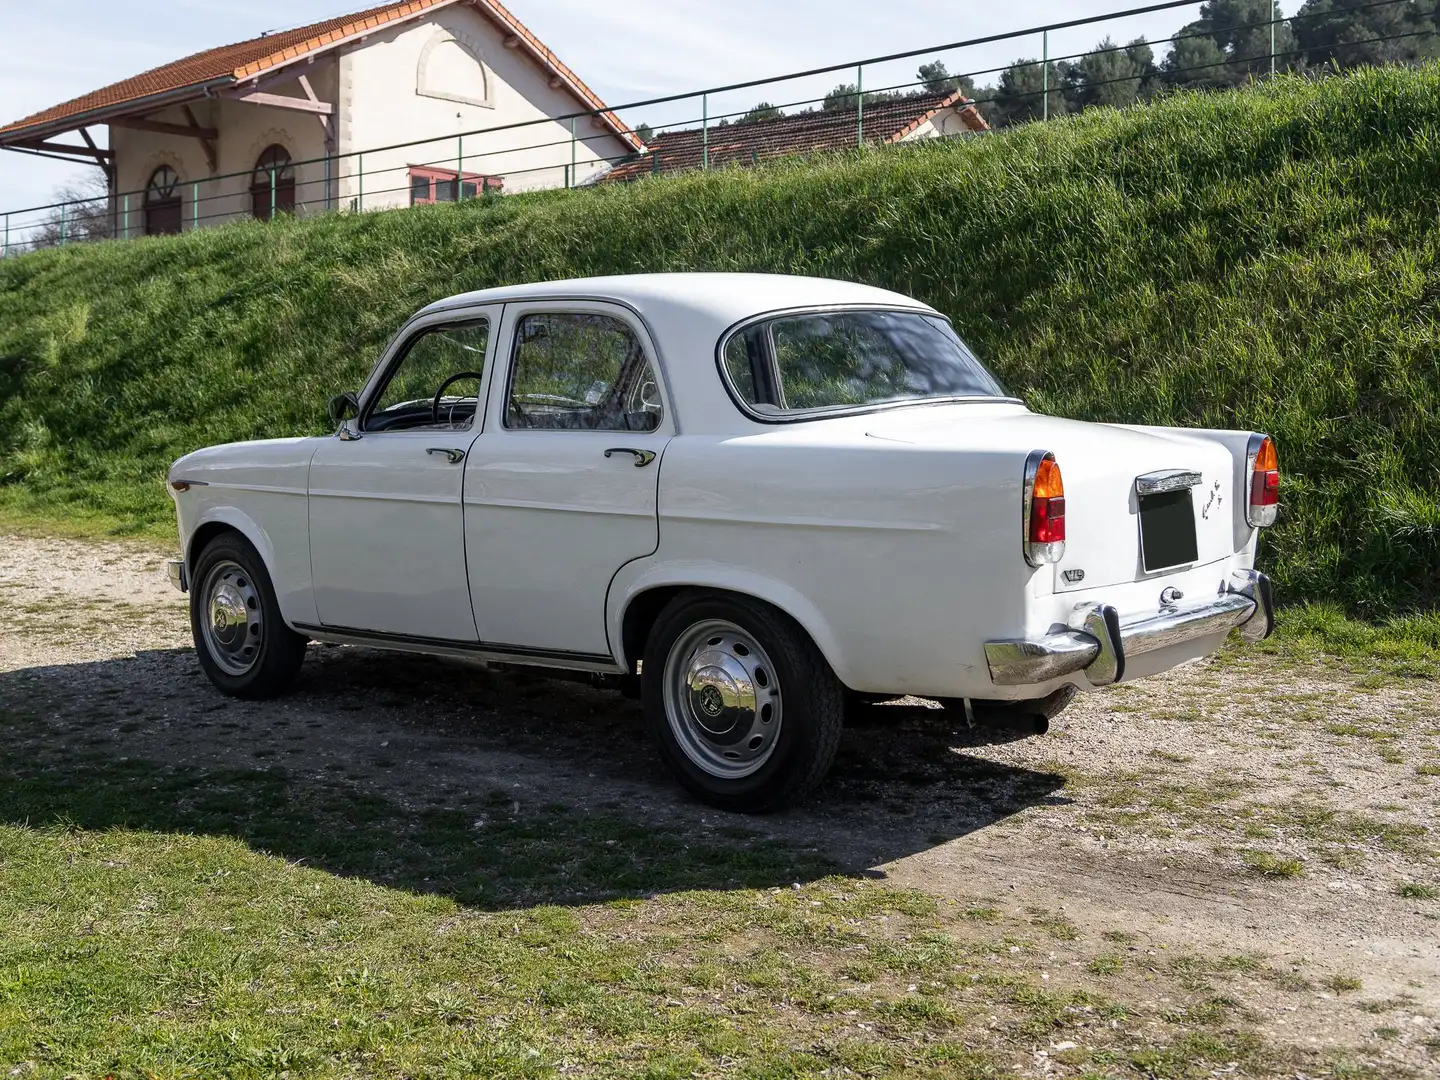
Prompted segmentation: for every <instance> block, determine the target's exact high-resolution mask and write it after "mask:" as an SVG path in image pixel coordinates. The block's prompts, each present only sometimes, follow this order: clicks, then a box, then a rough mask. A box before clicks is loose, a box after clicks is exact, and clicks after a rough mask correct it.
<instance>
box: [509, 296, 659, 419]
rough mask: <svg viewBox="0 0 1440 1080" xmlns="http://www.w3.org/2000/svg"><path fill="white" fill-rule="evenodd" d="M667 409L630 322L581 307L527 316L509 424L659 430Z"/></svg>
mask: <svg viewBox="0 0 1440 1080" xmlns="http://www.w3.org/2000/svg"><path fill="white" fill-rule="evenodd" d="M663 412H664V410H663V408H662V406H661V402H660V388H659V385H658V383H657V381H656V378H655V371H654V368H652V367H651V365H650V361H649V359H648V358H647V357H646V356H645V349H644V347H643V346H642V345H641V344H640V340H639V339H638V338H637V337H636V336H635V333H634V332H633V331H632V330H631V329H630V327H629V326H628V325H626V324H625V323H624V322H621V321H620V320H619V319H616V318H614V317H612V316H610V315H593V314H588V313H580V312H564V313H555V314H535V315H526V316H525V317H524V318H522V319H521V320H520V324H519V326H518V327H517V329H516V334H515V361H514V369H513V371H512V373H511V377H510V393H509V397H508V398H507V400H506V405H505V426H506V427H508V428H539V429H542V430H562V431H566V430H568V431H654V430H655V429H656V428H658V427H659V426H660V420H661V417H662V415H663Z"/></svg>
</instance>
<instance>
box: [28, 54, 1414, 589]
mask: <svg viewBox="0 0 1440 1080" xmlns="http://www.w3.org/2000/svg"><path fill="white" fill-rule="evenodd" d="M1437 176H1440V68H1437V67H1433V66H1432V67H1428V68H1424V69H1422V70H1418V71H1404V70H1379V71H1364V72H1360V73H1358V74H1355V75H1351V76H1347V77H1345V78H1337V79H1331V80H1326V81H1322V82H1314V83H1311V82H1305V81H1303V80H1299V79H1281V80H1278V81H1276V82H1274V83H1271V84H1268V85H1266V86H1264V87H1260V88H1256V89H1251V90H1246V91H1242V92H1235V93H1228V94H1222V95H1208V96H1201V95H1196V96H1179V97H1174V98H1170V99H1167V100H1164V101H1161V102H1159V103H1156V104H1154V105H1150V106H1145V107H1139V108H1135V109H1131V110H1128V111H1126V112H1123V113H1115V112H1109V111H1104V110H1096V111H1092V112H1088V113H1086V114H1085V115H1083V116H1081V117H1079V118H1076V119H1072V120H1067V121H1065V122H1061V123H1052V124H1048V125H1034V126H1030V127H1026V128H1022V129H1019V130H1013V131H1009V132H1005V133H1002V134H999V135H996V136H994V137H990V138H986V139H983V140H975V141H967V142H962V143H947V144H938V145H929V146H917V147H912V148H905V149H898V150H891V151H887V152H884V153H874V152H871V153H864V154H855V155H851V156H844V157H839V158H834V159H826V160H822V161H812V162H795V163H789V164H782V165H778V166H774V167H769V168H764V169H758V170H748V171H739V170H733V171H719V172H712V173H708V174H693V175H688V176H683V177H678V178H661V179H657V180H653V181H646V182H642V183H639V184H636V185H634V186H630V187H625V188H618V187H617V188H613V189H604V190H597V191H584V192H555V193H546V194H539V195H530V196H512V197H505V198H496V199H492V200H488V201H483V202H476V203H472V204H467V205H463V206H449V207H435V208H421V209H416V210H411V211H404V212H396V213H387V214H374V215H363V216H353V215H346V216H336V217H331V218H328V219H324V220H310V221H304V222H286V223H280V224H275V225H270V226H265V225H260V224H249V225H240V226H234V227H227V228H222V229H215V230H211V231H206V232H201V233H199V234H195V235H187V236H184V237H179V238H171V239H157V240H151V241H143V242H128V243H123V244H118V243H117V244H106V245H99V246H94V247H88V248H69V249H66V250H63V251H48V252H42V253H38V254H34V255H28V256H25V257H23V258H19V259H12V260H9V261H7V262H5V263H3V264H0V510H4V511H5V512H7V513H8V514H10V515H19V516H27V515H28V516H38V517H40V518H42V519H59V518H68V519H72V520H73V519H76V518H83V517H91V518H94V519H95V520H96V521H97V522H99V523H101V524H103V525H105V526H109V527H115V528H118V529H121V530H129V531H152V532H153V531H156V530H160V529H164V528H165V527H167V526H166V522H167V521H168V518H169V507H168V505H167V500H166V499H165V497H164V493H163V491H162V488H161V484H160V480H161V476H162V473H163V470H164V468H165V466H166V465H167V464H168V462H169V461H170V460H171V459H173V458H174V457H176V456H178V455H180V454H181V453H183V452H185V451H187V450H190V449H192V448H194V447H197V446H201V445H206V444H211V443H216V442H221V441H226V440H232V439H243V438H251V437H257V436H272V435H281V434H295V433H301V432H316V431H319V430H321V429H322V413H323V403H324V400H325V398H326V397H327V396H328V395H329V394H330V393H332V392H334V391H336V390H338V389H344V388H350V387H354V386H357V385H358V384H359V383H360V381H361V379H362V377H363V375H364V373H365V372H366V370H367V369H368V367H369V366H370V365H371V363H372V362H373V360H374V359H375V357H376V354H377V352H378V351H379V349H380V348H381V347H382V345H383V344H384V342H385V340H386V338H387V336H388V335H389V334H390V333H392V332H393V331H394V329H395V328H396V326H397V325H398V324H399V323H400V321H401V320H402V319H403V318H404V317H405V316H406V315H408V314H409V313H410V312H411V311H413V310H414V309H415V308H416V307H418V306H419V305H421V304H424V303H426V302H428V301H430V300H433V299H435V298H437V297H440V296H443V295H447V294H450V293H454V292H458V291H461V290H464V289H472V288H479V287H484V286H491V285H499V284H504V283H511V282H518V281H526V280H535V279H545V278H557V277H569V276H575V275H585V274H600V273H615V272H632V271H659V270H698V269H706V270H778V271H787V272H795V273H811V274H821V275H829V276H835V277H842V278H852V279H856V280H861V281H866V282H871V283H875V284H879V285H885V286H889V287H892V288H896V289H899V290H902V291H905V292H909V293H912V294H914V295H916V296H919V297H921V298H923V299H925V300H927V301H929V302H930V303H933V304H935V305H936V306H937V307H939V308H940V309H941V310H943V311H945V312H947V313H949V314H950V315H952V316H953V317H954V318H955V320H956V322H957V324H958V325H959V327H960V328H961V330H962V332H963V333H964V334H965V336H966V337H967V338H969V339H970V340H971V341H972V342H973V343H974V344H975V346H976V347H977V348H978V349H979V350H980V351H981V353H982V354H983V355H984V356H986V357H987V358H988V359H989V361H990V362H991V364H992V365H993V367H994V368H995V369H996V371H997V372H998V373H999V374H1000V375H1001V377H1002V378H1003V379H1004V380H1005V381H1007V382H1008V383H1009V385H1010V386H1011V387H1013V388H1014V389H1016V390H1018V391H1021V392H1023V393H1024V394H1025V396H1026V397H1027V398H1028V399H1029V401H1030V402H1031V404H1032V405H1033V406H1034V407H1035V408H1037V409H1040V410H1044V411H1048V412H1054V413H1058V414H1064V415H1069V416H1076V417H1081V418H1086V419H1094V420H1123V421H1131V422H1147V423H1178V424H1203V425H1212V426H1220V427H1237V428H1260V429H1264V430H1268V431H1271V432H1273V433H1274V434H1275V435H1276V436H1277V437H1278V438H1279V440H1280V444H1281V448H1282V464H1283V465H1284V466H1285V467H1286V476H1287V489H1286V507H1285V514H1284V518H1283V523H1282V524H1281V525H1280V526H1279V527H1278V528H1277V529H1275V530H1274V531H1273V533H1272V534H1271V535H1270V536H1269V538H1268V539H1267V542H1266V545H1265V553H1264V558H1265V561H1266V562H1267V564H1268V566H1269V569H1270V570H1271V571H1272V572H1274V573H1275V574H1276V576H1277V578H1278V579H1279V583H1280V585H1281V588H1282V590H1283V591H1282V595H1283V596H1285V597H1287V598H1289V599H1301V598H1303V599H1310V600H1330V601H1336V602H1339V603H1342V604H1344V605H1347V606H1348V607H1350V608H1351V609H1352V610H1359V611H1361V612H1367V611H1377V610H1380V609H1383V608H1393V607H1396V606H1401V607H1415V606H1433V605H1434V604H1435V602H1436V600H1437V599H1440V505H1437V501H1436V499H1435V497H1434V493H1435V492H1436V491H1437V490H1440V467H1437V461H1440V409H1437V405H1440V360H1437V352H1436V321H1437V297H1440V271H1437V253H1440V244H1437V233H1436V228H1435V222H1436V211H1437V209H1440V186H1437V185H1436V183H1435V178H1436V177H1437Z"/></svg>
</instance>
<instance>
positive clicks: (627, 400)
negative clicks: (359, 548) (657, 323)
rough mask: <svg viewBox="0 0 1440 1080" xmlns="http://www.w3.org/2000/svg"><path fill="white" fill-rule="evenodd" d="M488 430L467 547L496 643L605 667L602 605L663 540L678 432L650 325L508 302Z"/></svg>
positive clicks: (483, 623) (480, 624)
mask: <svg viewBox="0 0 1440 1080" xmlns="http://www.w3.org/2000/svg"><path fill="white" fill-rule="evenodd" d="M500 339H501V342H502V345H501V352H500V358H497V362H496V369H495V379H494V389H493V390H492V392H491V394H490V405H489V409H488V415H487V419H486V425H485V433H484V434H483V435H482V436H481V437H480V438H479V439H477V440H476V442H475V445H474V447H473V449H472V451H471V453H470V457H469V461H468V462H467V464H466V476H465V499H464V501H465V539H466V549H467V552H468V556H469V568H470V591H471V597H472V601H473V609H474V613H475V624H476V629H477V631H478V633H479V636H480V640H481V641H482V642H484V643H486V644H489V645H494V646H497V647H500V648H508V649H509V650H511V651H519V652H527V653H535V654H540V655H546V656H551V657H553V658H557V659H566V658H571V659H576V658H580V659H590V660H594V659H600V658H608V657H609V655H610V653H611V649H610V646H609V643H608V641H607V635H606V630H605V597H606V593H607V591H608V590H609V587H610V581H611V579H612V578H613V577H614V576H615V573H616V571H618V570H619V569H620V568H621V567H622V566H624V565H625V564H626V563H627V562H630V561H631V560H633V559H638V558H642V557H643V556H646V555H649V554H652V553H653V552H654V551H655V549H656V547H657V546H658V544H659V531H658V530H659V524H658V515H657V495H658V488H659V479H660V465H661V460H662V458H663V456H664V452H665V446H666V444H667V443H668V442H669V441H670V439H671V437H672V436H673V434H674V431H675V426H674V420H673V417H672V416H671V414H670V409H669V408H668V406H667V402H666V399H665V394H664V389H663V384H662V381H661V379H660V376H659V365H658V363H657V358H656V356H655V351H654V348H653V345H652V343H651V341H650V339H649V335H648V334H647V333H646V331H645V328H644V326H643V324H642V323H641V322H640V320H639V319H638V318H636V316H635V315H634V313H632V312H630V311H629V310H628V309H625V308H621V307H618V306H614V305H608V304H603V303H591V302H564V303H560V302H556V303H527V304H508V305H506V308H505V321H504V326H503V329H502V331H501V335H500Z"/></svg>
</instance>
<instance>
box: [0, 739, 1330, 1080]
mask: <svg viewBox="0 0 1440 1080" xmlns="http://www.w3.org/2000/svg"><path fill="white" fill-rule="evenodd" d="M0 723H3V727H4V732H3V733H4V734H5V735H6V739H5V742H4V746H5V749H4V750H0V925H4V926H5V928H6V929H5V932H4V934H0V1061H3V1062H5V1063H6V1066H7V1068H11V1069H13V1070H14V1071H13V1073H12V1075H17V1076H20V1075H23V1076H28V1077H36V1078H38V1077H46V1078H49V1077H55V1078H58V1077H72V1076H85V1077H90V1076H93V1077H101V1076H106V1075H113V1076H166V1077H177V1078H182V1077H183V1078H196V1080H199V1078H208V1077H214V1076H224V1077H230V1078H236V1080H249V1078H252V1077H254V1078H259V1077H268V1076H276V1075H288V1076H289V1077H291V1078H292V1080H299V1078H302V1077H346V1076H366V1077H395V1078H400V1077H415V1076H425V1077H448V1076H453V1077H471V1076H485V1077H526V1078H529V1077H537V1078H538V1077H554V1076H564V1075H584V1076H597V1077H632V1076H643V1077H654V1078H660V1077H685V1076H694V1075H704V1076H716V1075H726V1076H736V1077H743V1078H755V1080H760V1078H770V1077H774V1078H781V1077H783V1078H799V1077H810V1076H817V1077H818V1076H822V1075H825V1076H833V1075H858V1076H873V1077H879V1076H887V1075H896V1074H899V1073H900V1072H905V1073H906V1074H907V1075H917V1076H922V1077H924V1076H930V1077H936V1078H939V1077H945V1078H957V1080H1001V1078H1005V1077H1010V1076H1012V1075H1013V1074H1012V1071H1011V1063H1012V1062H1014V1061H1016V1060H1021V1059H1025V1053H1022V1052H1021V1051H1019V1050H1017V1049H1016V1048H1017V1047H1022V1048H1029V1047H1033V1046H1034V1045H1036V1044H1037V1042H1038V1041H1041V1040H1043V1041H1046V1042H1058V1041H1062V1040H1064V1041H1069V1042H1072V1043H1076V1044H1083V1046H1084V1050H1083V1051H1082V1050H1077V1051H1075V1055H1076V1061H1075V1064H1091V1065H1094V1066H1095V1067H1097V1068H1099V1069H1101V1070H1102V1073H1103V1075H1105V1076H1107V1077H1126V1078H1135V1080H1140V1078H1141V1077H1145V1078H1150V1077H1162V1076H1163V1077H1173V1078H1190V1077H1194V1078H1196V1080H1199V1078H1201V1077H1206V1076H1210V1075H1213V1073H1214V1071H1215V1070H1216V1069H1220V1068H1224V1067H1228V1066H1229V1063H1239V1065H1240V1067H1241V1068H1242V1069H1243V1071H1244V1072H1245V1075H1248V1076H1257V1077H1266V1076H1275V1077H1280V1076H1292V1075H1295V1074H1296V1072H1297V1071H1304V1072H1305V1073H1306V1074H1307V1075H1324V1073H1323V1072H1322V1071H1321V1069H1322V1067H1323V1061H1322V1060H1321V1059H1319V1058H1317V1057H1316V1056H1315V1055H1313V1054H1310V1053H1308V1052H1306V1051H1303V1050H1286V1049H1281V1048H1276V1047H1271V1046H1268V1045H1266V1044H1265V1043H1264V1042H1263V1041H1262V1040H1261V1039H1260V1038H1258V1037H1257V1035H1256V1034H1255V1033H1254V1032H1253V1031H1252V1030H1250V1028H1249V1027H1248V1026H1247V1025H1246V1024H1245V1023H1243V1022H1241V1020H1242V1019H1243V1018H1241V1017H1237V1016H1232V1015H1230V1013H1231V1012H1233V1009H1232V1005H1233V1003H1232V1002H1231V999H1229V998H1225V997H1223V995H1217V994H1216V993H1215V992H1214V988H1213V987H1212V986H1211V985H1210V984H1209V982H1208V981H1201V982H1195V981H1193V980H1192V979H1191V978H1190V977H1189V976H1188V974H1187V973H1188V972H1189V971H1190V968H1186V969H1185V970H1180V969H1175V970H1170V969H1164V970H1149V971H1146V972H1144V973H1143V977H1139V976H1138V975H1137V980H1136V983H1135V985H1133V986H1132V985H1130V984H1128V983H1127V982H1126V981H1125V978H1124V973H1123V971H1122V965H1121V964H1120V963H1119V962H1118V961H1117V962H1113V963H1112V962H1109V961H1108V960H1104V959H1102V957H1107V956H1109V955H1112V954H1111V953H1107V952H1105V951H1104V950H1105V949H1106V948H1107V947H1106V946H1104V945H1103V944H1102V943H1101V942H1095V941H1091V940H1088V939H1087V938H1086V936H1085V935H1082V934H1080V933H1079V932H1078V931H1077V930H1075V928H1074V927H1073V926H1071V925H1070V924H1069V923H1068V922H1066V921H1065V920H1063V919H1061V918H1059V917H1057V916H1055V915H1054V914H1053V913H1048V912H1045V911H1043V910H1040V909H1031V910H1027V911H1025V912H1011V913H1005V912H1002V911H1000V910H998V909H995V908H983V909H981V908H976V907H972V906H967V905H965V904H964V903H957V902H953V901H941V900H939V899H937V898H935V897H932V896H928V895H925V894H923V893H920V892H915V891H910V890H904V889H896V888H891V887H888V886H886V885H883V884H881V883H877V882H874V881H869V880H863V879H856V878H852V877H847V876H842V875H837V874H836V873H835V867H834V866H833V865H832V864H830V863H828V862H827V861H826V860H825V859H823V858H821V857H818V856H816V855H814V854H810V853H806V852H803V851H797V850H795V849H792V848H788V847H786V846H784V845H781V844H777V843H772V842H766V841H762V840H759V839H757V838H756V837H755V836H754V835H753V834H750V833H748V832H745V831H744V830H739V829H721V830H715V831H713V832H703V833H697V832H696V831H695V830H694V829H693V828H690V829H686V828H682V827H680V826H671V827H666V826H655V825H641V824H637V823H635V822H632V821H629V820H627V819H626V818H624V817H623V816H621V815H620V814H619V813H617V812H598V811H587V812H585V813H576V812H572V811H568V810H565V809H562V808H559V807H533V808H521V807H519V806H518V805H517V804H516V803H514V802H513V801H512V798H511V795H510V794H509V793H508V792H506V791H494V792H491V793H489V794H488V795H486V794H483V793H476V794H475V796H474V797H472V798H466V799H461V800H457V801H454V802H451V803H449V804H447V805H441V806H436V805H431V806H423V805H422V806H404V805H400V804H398V803H396V802H393V801H390V800H387V799H384V798H380V797H377V796H374V795H368V794H364V793H362V792H361V791H359V790H357V789H356V788H354V787H351V786H349V785H347V784H345V783H343V782H340V781H338V780H326V779H322V778H320V777H318V776H308V775H305V774H302V773H297V774H293V775H292V774H288V773H286V772H284V771H282V770H268V771H258V770H239V769H237V770H230V771H224V772H217V771H200V770H195V769H187V768H178V767H164V766H160V765H157V764H154V763H147V762H141V761H134V760H132V761H113V760H107V759H105V758H103V757H100V756H95V755H89V754H87V753H85V752H84V751H81V750H78V749H75V748H67V747H65V746H63V745H61V744H60V743H59V741H58V740H55V739H53V738H52V739H48V740H47V739H43V738H40V736H42V735H43V734H44V733H45V731H46V730H47V729H46V728H45V726H44V725H43V724H40V723H38V722H36V721H34V720H31V719H27V718H25V717H21V716H17V715H5V716H0ZM977 910H983V911H984V912H985V915H984V917H982V918H977V917H976V915H975V912H976V911H977ZM1112 936H1114V937H1117V938H1123V939H1124V940H1132V939H1131V937H1130V936H1129V935H1126V934H1123V933H1120V932H1116V934H1115V935H1112ZM1196 965H1199V966H1200V968H1201V969H1203V971H1204V972H1205V973H1206V974H1207V976H1209V977H1213V978H1215V979H1220V980H1225V979H1229V978H1232V977H1234V976H1235V975H1237V974H1239V973H1242V972H1243V971H1248V970H1251V969H1252V968H1253V967H1254V966H1255V963H1254V962H1251V967H1247V968H1241V967H1237V966H1236V965H1235V964H1234V963H1232V962H1231V960H1230V959H1229V958H1217V959H1213V960H1205V959H1203V958H1195V959H1194V960H1193V962H1192V964H1191V967H1195V966H1196ZM1091 972H1095V973H1096V975H1095V976H1092V975H1091V974H1090V973H1091ZM1026 1052H1027V1053H1028V1051H1026Z"/></svg>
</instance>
